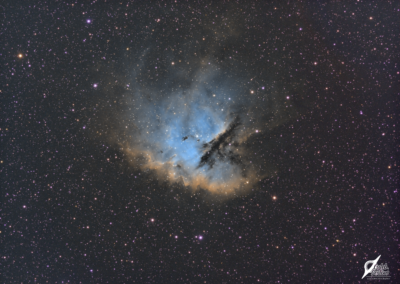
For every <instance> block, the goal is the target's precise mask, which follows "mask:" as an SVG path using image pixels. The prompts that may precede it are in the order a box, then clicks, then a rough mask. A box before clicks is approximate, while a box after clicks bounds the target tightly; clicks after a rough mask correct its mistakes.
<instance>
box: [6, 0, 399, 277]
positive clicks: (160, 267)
mask: <svg viewBox="0 0 400 284" xmlns="http://www.w3.org/2000/svg"><path fill="white" fill-rule="evenodd" d="M72 3H73V2H60V1H54V2H44V1H38V2H36V4H28V3H26V2H22V1H21V2H18V1H12V2H11V1H7V2H6V3H5V4H3V6H2V12H3V15H4V19H3V22H2V28H1V38H2V51H1V58H2V62H3V64H2V69H1V76H0V78H1V79H0V80H1V84H0V86H1V95H2V96H1V97H2V109H1V110H2V114H3V115H2V124H1V145H2V147H1V184H2V186H1V187H2V195H3V199H2V200H3V206H2V208H1V220H2V223H3V228H2V229H1V236H2V238H1V242H2V258H1V264H2V269H1V273H2V279H3V281H4V283H21V282H22V283H35V282H37V283H223V282H225V283H366V282H367V281H366V280H365V279H364V280H361V277H362V275H363V273H364V263H365V262H366V261H367V260H373V259H375V258H376V257H377V256H379V255H382V256H381V259H380V262H382V263H387V264H388V267H389V270H390V275H391V279H390V280H389V281H388V280H386V281H383V280H382V282H386V283H396V279H398V270H399V262H398V260H399V259H400V258H399V250H398V237H399V233H398V221H399V212H398V207H397V205H398V184H399V180H398V161H397V157H398V138H397V133H398V131H399V129H398V126H397V121H398V115H399V114H398V109H399V103H398V95H399V83H398V82H399V76H400V75H399V72H400V70H399V66H398V62H399V55H398V54H399V52H398V49H399V38H398V35H399V24H398V17H399V9H400V6H399V4H398V3H396V2H382V1H375V2H374V1H351V2H346V1H343V2H341V1H328V2H315V3H314V2H313V3H312V4H305V3H302V2H289V4H287V3H286V2H285V3H283V2H282V1H277V2H271V3H268V4H266V3H260V2H250V1H246V2H245V3H243V2H238V3H236V2H232V3H231V2H229V3H227V4H222V2H221V3H220V2H214V3H213V4H212V3H210V4H209V5H207V7H204V6H205V4H204V3H200V4H195V2H179V3H170V2H168V3H165V2H151V3H150V2H148V3H146V2H142V3H139V4H138V3H135V2H125V1H122V2H121V3H122V4H121V3H119V2H118V3H117V2H112V3H111V4H110V3H105V2H103V1H97V2H96V1H94V2H92V3H85V4H81V3H74V5H73V6H72ZM200 13H201V14H200ZM353 13H354V15H353ZM206 14H207V15H206ZM222 16H224V17H225V18H228V19H229V21H231V22H230V25H231V28H230V29H226V28H225V27H224V21H223V20H222V19H221V17H222ZM194 18H196V19H194ZM87 19H91V23H87ZM157 19H160V21H157ZM199 19H201V21H200V20H199ZM212 22H214V24H213V23H212ZM177 29H178V30H177ZM223 32H224V33H226V34H227V36H226V38H221V37H218V36H216V33H218V35H222V34H223ZM229 33H230V34H229ZM203 37H205V38H206V40H204V41H203ZM160 41H161V43H159V42H160ZM196 41H198V42H199V43H198V44H196ZM203 42H204V43H203ZM173 45H175V46H177V47H176V48H174V51H173V52H172V51H171V52H170V54H167V53H162V52H163V50H164V49H165V46H173ZM157 46H158V47H157ZM146 49H149V54H148V55H146V57H145V59H146V60H144V61H143V64H144V67H143V72H141V73H140V74H137V75H136V80H137V82H139V83H138V84H142V85H143V86H147V85H149V86H151V85H152V84H154V85H155V84H157V83H156V81H155V80H156V79H157V78H156V77H158V79H159V80H160V81H162V80H165V81H168V78H170V77H168V76H170V74H168V73H169V72H171V67H170V64H171V63H170V62H171V61H174V62H179V59H181V60H182V61H183V62H185V60H194V61H196V60H199V62H200V59H196V57H194V56H193V53H194V52H198V53H199V56H198V58H205V57H209V58H212V60H214V62H218V64H219V65H220V66H221V68H222V69H223V68H230V67H229V64H231V63H228V62H230V61H228V59H229V57H233V60H234V61H233V62H234V63H233V64H234V66H242V67H243V68H242V69H237V68H236V69H234V71H233V72H237V73H235V76H234V78H232V79H234V80H239V81H240V80H242V78H244V79H243V80H244V83H243V84H247V86H248V89H249V91H250V90H256V96H257V99H260V98H264V99H265V100H264V103H261V104H257V105H256V106H257V107H259V108H262V110H260V109H258V110H257V111H255V112H254V113H255V115H254V116H255V117H256V118H257V119H256V121H255V125H257V127H258V126H260V125H262V126H263V127H264V128H263V131H262V132H261V134H260V135H258V136H252V137H250V138H249V139H248V140H246V142H245V147H246V148H247V149H250V150H251V156H248V157H247V158H246V159H247V160H251V161H253V163H256V164H257V165H261V166H262V167H263V168H264V167H265V168H268V169H271V171H273V172H274V174H273V175H270V176H269V177H267V178H265V179H262V180H261V181H260V182H258V183H256V184H255V185H254V188H253V189H252V190H251V191H249V192H247V193H244V194H242V195H240V196H236V197H234V198H230V199H228V200H226V199H220V198H219V197H218V196H213V195H212V194H210V193H208V192H207V191H204V190H199V191H197V192H195V193H193V191H191V190H190V189H188V188H184V187H183V186H182V185H180V184H171V183H168V182H165V181H163V180H162V179H161V178H160V177H159V176H158V175H155V174H154V173H153V172H152V171H147V170H143V169H141V168H140V165H138V164H136V165H135V164H132V163H130V162H129V159H128V157H127V156H126V154H125V153H124V151H122V150H121V149H120V147H119V146H118V144H116V143H114V142H115V139H114V138H115V137H120V136H121V135H120V129H119V123H120V120H121V119H123V118H122V117H121V116H120V115H119V114H120V113H121V111H122V110H123V109H124V102H125V97H123V96H125V95H126V92H128V91H129V90H127V89H126V85H127V84H129V82H130V80H131V79H132V78H131V76H132V70H133V68H134V67H135V66H133V65H137V62H138V58H140V56H141V55H142V54H143V52H146ZM236 51H237V53H236ZM161 53H162V54H164V55H165V56H164V59H163V61H162V62H161V63H160V65H159V66H160V68H158V69H157V71H155V70H154V69H151V71H149V72H147V66H150V65H151V64H152V60H153V61H154V62H156V61H157V56H158V54H161ZM19 54H21V55H22V57H21V58H20V57H19V56H18V55H19ZM195 64H196V63H195ZM179 68H181V69H179V70H180V72H182V74H183V75H182V76H181V75H177V76H176V78H177V79H176V80H175V81H174V80H172V81H170V82H169V84H170V85H169V87H171V88H173V87H175V88H178V87H179V85H180V86H181V87H180V88H182V89H185V88H186V87H188V85H189V84H190V81H191V76H193V74H194V71H195V69H191V67H188V66H183V67H179ZM149 70H150V68H149ZM238 70H239V71H238ZM185 78H186V79H185ZM248 78H253V80H252V81H249V80H247V79H248ZM140 80H142V81H140ZM95 83H96V84H98V87H97V88H95V87H93V84H95ZM262 86H265V88H266V90H265V91H263V92H262V91H261V87H262ZM160 96H161V95H160ZM263 96H264V97H263ZM287 97H288V99H287ZM253 99H254V100H255V97H254V98H253ZM253 99H251V98H250V96H249V93H248V94H243V96H241V98H240V100H242V101H246V100H253ZM268 100H270V101H271V103H270V104H268ZM271 105H274V106H277V105H278V106H279V109H275V108H272V107H271ZM275 110H279V111H277V112H276V113H274V111H275ZM149 115H150V114H149ZM271 119H272V120H271ZM273 122H276V123H273ZM116 133H119V134H116ZM253 153H254V155H253ZM138 163H139V162H138ZM274 197H275V198H274ZM199 236H202V239H201V240H200V239H199ZM380 262H379V263H380ZM63 281H64V282H63Z"/></svg>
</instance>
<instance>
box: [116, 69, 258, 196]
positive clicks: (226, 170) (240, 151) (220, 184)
mask: <svg viewBox="0 0 400 284" xmlns="http://www.w3.org/2000/svg"><path fill="white" fill-rule="evenodd" d="M134 89H135V87H134ZM247 93H248V91H247ZM247 95H249V94H247ZM125 96H126V97H127V99H126V101H125V102H124V104H125V105H126V106H127V108H128V109H130V110H131V111H130V112H129V111H128V112H126V115H127V117H126V118H125V120H124V121H126V120H127V121H129V122H131V124H132V125H133V127H132V126H130V127H129V128H130V129H132V130H131V133H130V135H129V136H130V138H129V139H124V141H125V142H124V143H125V145H123V148H124V151H126V153H127V154H129V155H131V156H132V157H133V160H132V161H134V160H135V157H138V156H141V157H142V158H144V159H141V163H142V167H144V168H149V169H153V170H155V171H157V172H158V173H159V174H160V175H162V176H165V177H166V178H168V179H169V180H171V181H173V182H183V183H184V184H185V185H186V186H189V187H192V188H193V189H198V188H203V189H206V190H209V191H211V192H213V193H221V194H228V193H229V194H230V193H233V192H234V191H237V190H239V189H242V188H244V187H245V186H246V185H249V184H250V181H252V180H253V179H255V173H254V172H253V170H252V167H251V166H250V164H247V163H246V162H247V157H246V155H247V154H246V150H245V149H244V148H243V146H242V143H243V141H244V140H245V139H246V138H247V137H248V135H249V134H251V132H253V131H254V129H246V126H247V128H248V123H249V121H248V120H249V119H248V117H247V113H244V114H243V111H246V110H248V107H249V106H248V105H247V104H248V102H250V101H251V100H248V99H247V103H246V90H244V88H241V87H240V84H235V83H234V82H233V80H231V79H229V77H227V76H226V75H224V74H221V73H220V72H218V70H213V69H212V68H211V67H208V68H205V69H204V70H200V71H199V72H198V73H197V74H196V75H194V76H193V82H192V83H191V84H190V86H189V87H188V88H186V89H184V90H182V89H177V90H172V89H171V90H170V92H169V93H168V94H166V95H159V94H157V90H156V89H155V90H149V89H141V88H137V89H135V91H133V92H132V93H129V92H126V93H125ZM128 132H129V131H128ZM253 133H254V134H256V132H255V131H254V132H253Z"/></svg>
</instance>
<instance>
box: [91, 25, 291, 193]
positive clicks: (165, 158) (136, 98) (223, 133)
mask: <svg viewBox="0 0 400 284" xmlns="http://www.w3.org/2000/svg"><path fill="white" fill-rule="evenodd" d="M212 23H213V22H211V23H210V25H209V26H210V27H213V26H214V25H213V24H212ZM226 26H229V27H230V28H229V30H227V31H226V33H225V32H223V31H222V30H218V29H216V30H212V29H211V28H210V29H209V30H207V27H208V26H207V25H205V29H204V30H203V31H199V35H197V36H196V35H193V37H192V38H193V39H191V40H188V39H184V38H183V37H182V38H179V40H178V41H177V42H176V43H174V45H173V46H171V45H168V44H167V43H166V44H164V45H162V43H160V46H159V45H158V43H157V44H156V45H154V44H150V45H149V47H148V48H145V47H143V46H141V47H140V48H139V47H138V48H137V49H135V51H132V50H129V52H130V53H129V58H133V59H132V60H131V61H129V62H127V63H126V64H125V66H126V70H124V71H123V72H119V74H122V75H119V76H114V77H113V79H112V81H111V80H110V79H108V80H109V81H108V82H101V80H99V82H100V83H99V85H98V86H99V87H98V88H97V89H101V88H102V85H104V88H103V91H102V92H103V93H106V94H105V95H104V98H107V103H105V106H104V109H108V110H109V111H108V115H106V117H107V125H108V126H107V128H108V130H109V131H108V133H113V134H108V136H109V139H111V140H113V141H114V142H116V143H118V145H119V147H120V148H121V149H123V151H124V154H125V155H126V156H128V157H129V161H131V163H132V164H134V165H135V166H137V167H141V168H143V169H150V170H151V171H152V172H153V174H155V175H157V178H158V180H162V181H165V180H167V181H169V182H171V183H178V184H182V185H183V186H186V187H187V188H191V189H193V190H194V191H195V190H199V189H203V190H207V191H209V192H211V193H213V194H222V195H226V196H229V195H234V194H236V193H238V192H241V191H245V190H246V189H249V188H250V189H251V188H252V186H253V185H254V183H255V182H259V181H260V180H261V179H262V178H264V177H267V176H270V175H271V172H272V171H273V170H271V167H270V168H268V167H267V166H266V163H265V160H263V161H262V162H261V160H260V156H261V155H260V153H258V154H257V153H255V152H256V151H255V150H254V149H253V148H252V147H253V146H252V145H253V144H254V143H253V142H254V141H255V140H256V139H261V138H260V137H262V136H261V135H263V133H265V131H267V130H268V129H271V128H272V127H274V125H277V124H279V123H280V122H282V120H283V119H284V118H283V117H284V115H283V111H282V110H283V109H284V108H283V107H282V106H283V104H284V101H285V99H284V98H285V97H286V96H287V93H286V94H283V93H280V92H279V91H278V88H277V86H278V84H277V83H276V82H275V81H273V78H271V79H269V78H268V76H267V75H263V74H261V73H262V72H261V73H260V72H257V73H256V71H254V70H248V69H246V64H245V61H244V60H237V59H235V56H236V54H237V52H236V51H234V50H232V48H231V46H232V44H235V43H236V42H240V40H241V37H240V35H241V31H240V29H235V26H237V25H235V22H234V21H233V18H232V20H231V22H230V23H229V25H225V24H223V25H221V27H223V28H221V29H225V27H226ZM213 29H215V28H214V27H213ZM200 33H202V34H209V35H210V37H207V39H209V41H208V42H207V41H206V40H205V39H206V37H204V36H202V35H200ZM196 37H198V38H200V39H202V38H203V39H204V40H202V41H197V40H195V39H194V38H196ZM212 37H214V38H212ZM217 37H218V38H217ZM228 50H230V51H229V52H228ZM133 52H135V53H134V54H132V53H133ZM230 54H231V55H232V56H230ZM236 57H237V56H236ZM241 58H242V59H243V58H245V57H244V55H243V56H242V57H241ZM113 70H114V71H115V69H113ZM118 71H120V70H118ZM260 74H261V75H262V77H263V78H264V79H263V81H262V83H260V82H257V79H254V78H258V77H260ZM257 76H258V77H257ZM104 81H105V80H104ZM112 102H114V103H112ZM111 123H112V124H113V125H112V127H111ZM103 125H104V123H103ZM110 128H112V130H110ZM251 141H253V142H251ZM263 145H265V144H263ZM257 151H258V152H260V150H257Z"/></svg>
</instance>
